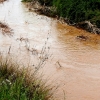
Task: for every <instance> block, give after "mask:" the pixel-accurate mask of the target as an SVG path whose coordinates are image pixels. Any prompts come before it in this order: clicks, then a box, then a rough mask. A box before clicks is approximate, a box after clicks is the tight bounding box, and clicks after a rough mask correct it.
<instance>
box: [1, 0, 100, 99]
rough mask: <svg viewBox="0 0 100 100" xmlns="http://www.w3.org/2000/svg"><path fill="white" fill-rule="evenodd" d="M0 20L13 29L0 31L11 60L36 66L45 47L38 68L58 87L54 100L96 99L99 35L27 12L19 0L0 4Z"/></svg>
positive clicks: (99, 88)
mask: <svg viewBox="0 0 100 100" xmlns="http://www.w3.org/2000/svg"><path fill="white" fill-rule="evenodd" d="M0 21H2V22H5V23H7V24H8V25H9V27H10V28H12V29H13V32H14V34H13V36H7V35H3V34H2V33H1V32H0V51H1V52H2V53H8V52H9V49H10V54H11V55H13V56H14V57H15V60H17V61H19V62H22V63H23V64H30V65H33V64H34V65H36V64H37V63H38V62H39V61H40V60H41V59H43V57H44V55H43V56H41V54H40V53H41V51H42V49H43V48H45V49H44V52H45V59H46V60H47V61H46V64H45V66H44V67H43V68H42V69H41V70H42V72H43V73H44V77H46V78H47V80H50V82H52V83H50V82H49V83H50V84H53V85H55V86H58V89H57V91H55V93H54V96H55V98H56V99H55V100H100V36H98V35H96V34H91V33H88V32H86V31H84V30H82V29H78V28H75V27H72V26H68V25H66V24H64V23H63V24H62V23H61V22H59V21H57V20H56V19H53V18H48V17H46V16H42V15H37V14H36V13H34V12H29V11H28V9H27V7H26V6H25V5H24V4H23V3H22V2H21V1H20V0H8V1H6V2H4V3H3V4H0ZM78 36H85V37H86V39H85V40H84V39H82V38H78ZM48 58H49V59H48ZM33 68H34V66H33Z"/></svg>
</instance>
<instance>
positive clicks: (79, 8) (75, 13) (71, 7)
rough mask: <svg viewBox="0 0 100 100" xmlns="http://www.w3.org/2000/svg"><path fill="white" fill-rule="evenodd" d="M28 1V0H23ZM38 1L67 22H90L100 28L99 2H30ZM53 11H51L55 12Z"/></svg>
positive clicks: (80, 0) (90, 0) (93, 0)
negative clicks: (52, 8) (51, 8)
mask: <svg viewBox="0 0 100 100" xmlns="http://www.w3.org/2000/svg"><path fill="white" fill-rule="evenodd" d="M23 1H28V0H23ZM30 1H39V2H40V3H41V4H42V5H46V6H52V7H54V8H55V10H56V12H55V13H54V14H57V15H58V16H60V17H63V18H66V19H67V20H69V22H72V23H78V22H82V21H85V20H89V21H91V23H93V24H96V25H97V26H98V27H100V0H30ZM55 10H53V11H55Z"/></svg>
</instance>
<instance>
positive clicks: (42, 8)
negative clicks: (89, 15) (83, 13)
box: [27, 1, 100, 34]
mask: <svg viewBox="0 0 100 100" xmlns="http://www.w3.org/2000/svg"><path fill="white" fill-rule="evenodd" d="M27 7H28V9H29V11H35V12H36V13H38V14H42V15H46V16H48V17H53V18H56V19H58V20H60V21H62V22H63V23H67V24H68V25H71V26H75V27H78V28H82V29H84V30H86V31H88V32H91V33H95V34H100V28H98V27H97V26H96V25H93V24H92V23H91V22H90V21H89V20H87V21H82V22H78V23H74V22H73V21H71V20H69V19H68V18H63V17H60V16H59V15H58V14H57V13H56V9H55V8H54V7H52V6H49V7H48V6H46V5H41V4H40V3H39V2H38V1H34V2H31V3H28V4H27Z"/></svg>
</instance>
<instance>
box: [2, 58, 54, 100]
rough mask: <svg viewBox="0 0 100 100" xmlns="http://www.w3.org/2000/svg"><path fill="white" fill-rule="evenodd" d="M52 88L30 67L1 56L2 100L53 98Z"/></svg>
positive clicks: (46, 99) (49, 99)
mask: <svg viewBox="0 0 100 100" xmlns="http://www.w3.org/2000/svg"><path fill="white" fill-rule="evenodd" d="M51 89H52V88H49V87H48V86H46V85H45V82H43V81H42V79H39V78H36V75H35V74H30V70H29V68H20V66H19V65H18V64H15V63H12V61H11V60H9V59H8V58H7V59H5V58H3V57H1V58H0V100H53V98H52V93H51V92H50V91H51Z"/></svg>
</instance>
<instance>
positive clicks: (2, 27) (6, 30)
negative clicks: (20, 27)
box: [0, 22, 13, 36]
mask: <svg viewBox="0 0 100 100" xmlns="http://www.w3.org/2000/svg"><path fill="white" fill-rule="evenodd" d="M0 31H1V33H2V34H3V35H9V36H12V35H13V30H12V29H11V28H10V27H9V25H7V24H6V23H2V22H0Z"/></svg>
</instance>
